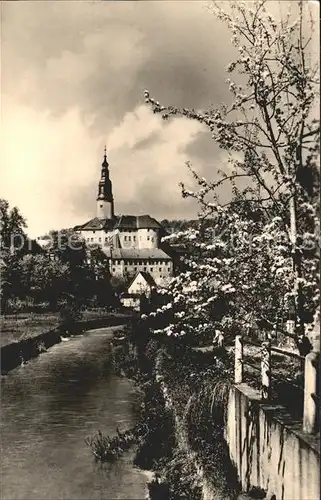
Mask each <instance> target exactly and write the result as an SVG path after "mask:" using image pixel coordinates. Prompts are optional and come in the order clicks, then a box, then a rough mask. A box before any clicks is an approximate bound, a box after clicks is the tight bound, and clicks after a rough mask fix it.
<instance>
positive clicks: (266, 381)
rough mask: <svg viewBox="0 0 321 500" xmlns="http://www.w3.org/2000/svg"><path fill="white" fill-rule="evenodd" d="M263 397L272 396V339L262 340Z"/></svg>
mask: <svg viewBox="0 0 321 500" xmlns="http://www.w3.org/2000/svg"><path fill="white" fill-rule="evenodd" d="M261 377H262V381H261V382H262V392H261V394H262V399H269V398H270V397H271V341H270V340H268V341H266V342H262V359H261Z"/></svg>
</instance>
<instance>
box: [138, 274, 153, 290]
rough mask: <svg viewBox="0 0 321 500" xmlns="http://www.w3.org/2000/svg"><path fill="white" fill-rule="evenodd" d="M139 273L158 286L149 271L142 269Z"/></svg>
mask: <svg viewBox="0 0 321 500" xmlns="http://www.w3.org/2000/svg"><path fill="white" fill-rule="evenodd" d="M137 274H141V275H142V276H143V277H144V278H145V280H146V282H147V283H148V284H149V285H150V286H156V283H155V280H154V278H153V276H151V275H150V274H149V273H146V272H145V271H140V272H139V273H137Z"/></svg>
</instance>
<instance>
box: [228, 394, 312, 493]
mask: <svg viewBox="0 0 321 500" xmlns="http://www.w3.org/2000/svg"><path fill="white" fill-rule="evenodd" d="M301 429H302V422H294V421H293V420H291V418H290V416H289V415H288V414H287V412H286V410H285V408H284V407H282V406H277V405H269V404H267V403H263V402H261V398H260V394H259V393H258V391H256V390H254V389H252V388H250V387H248V386H247V385H246V384H239V385H236V386H235V387H233V388H232V389H231V391H230V395H229V406H228V421H227V428H226V441H227V443H228V445H229V450H230V456H231V459H232V461H233V463H234V464H235V466H236V468H237V471H238V476H239V480H240V483H241V485H242V489H243V491H249V490H250V489H251V488H260V489H262V490H264V491H265V492H266V498H267V499H268V500H272V499H274V500H294V499H295V500H318V499H319V498H320V496H319V495H320V442H319V437H317V436H311V435H307V434H303V433H302V431H301Z"/></svg>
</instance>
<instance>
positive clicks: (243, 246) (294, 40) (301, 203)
mask: <svg viewBox="0 0 321 500" xmlns="http://www.w3.org/2000/svg"><path fill="white" fill-rule="evenodd" d="M223 5H224V6H225V7H223V8H222V7H220V6H219V5H218V4H217V2H214V4H213V8H212V10H213V12H214V14H215V15H216V16H217V17H218V19H220V20H221V21H223V22H225V23H226V24H227V26H228V27H229V29H230V30H231V32H232V35H233V37H232V43H233V44H234V46H235V47H236V50H237V52H238V56H237V57H236V60H235V61H233V62H232V63H231V64H229V66H228V68H227V71H228V72H229V73H234V74H237V75H238V76H237V79H238V81H235V82H234V81H232V80H231V79H228V80H227V83H228V85H229V88H230V91H231V95H232V104H231V105H230V106H229V107H228V106H227V105H225V104H223V105H222V106H221V107H219V108H217V109H214V107H210V108H209V109H207V110H205V111H195V110H188V109H178V108H176V107H175V106H168V107H165V106H162V105H160V104H159V103H158V102H157V101H156V100H155V99H153V98H151V97H150V95H149V92H148V91H146V92H145V98H146V102H147V103H149V104H150V105H151V106H152V108H153V110H154V112H155V113H161V114H162V116H163V118H164V119H168V118H169V117H171V116H176V115H182V116H185V117H187V118H190V119H196V120H198V121H200V122H201V123H203V124H204V125H206V126H207V127H208V129H209V130H210V131H211V134H212V137H213V140H214V141H215V142H216V143H217V144H218V145H219V147H220V148H221V149H223V150H225V151H226V157H227V165H226V166H225V169H224V168H221V169H220V170H219V178H218V179H217V180H214V181H208V180H206V179H204V178H203V177H200V176H199V174H198V173H197V172H196V170H195V169H193V168H192V167H191V165H190V164H189V165H188V168H189V169H190V171H191V173H192V175H193V177H194V179H195V180H196V181H197V183H198V190H196V191H191V190H188V189H186V187H185V186H184V185H183V184H182V194H183V197H192V198H195V199H196V200H197V201H198V202H199V204H200V207H201V212H200V218H199V224H198V227H195V225H194V227H193V228H191V229H190V230H187V231H180V232H178V233H177V234H176V235H172V236H171V241H176V242H177V241H178V242H181V244H184V245H185V248H186V254H187V255H186V259H185V265H186V270H184V271H183V272H181V273H180V275H179V276H178V277H176V278H174V279H173V280H172V282H171V284H170V286H169V287H168V289H167V290H165V291H164V292H163V293H166V294H167V296H168V301H167V304H165V305H163V307H159V308H155V311H153V312H152V313H151V315H152V316H154V317H157V320H155V321H154V323H159V324H161V325H162V326H161V327H160V328H154V329H155V330H156V331H158V333H161V332H163V333H165V334H167V335H169V336H177V337H184V336H185V337H186V336H188V335H195V334H199V335H200V334H202V335H203V334H204V333H205V334H206V332H208V334H209V335H210V334H212V335H213V333H214V329H215V327H219V328H220V329H222V330H223V331H225V333H226V334H228V333H229V334H232V335H234V334H235V333H236V332H238V333H242V332H249V330H261V329H263V330H266V331H268V330H270V331H271V330H273V329H278V328H279V327H280V324H281V327H282V324H283V322H284V320H285V319H293V320H295V322H296V334H298V333H301V334H302V333H304V330H303V329H304V324H305V323H310V322H311V321H312V317H313V314H314V311H315V308H316V306H317V303H318V300H319V286H318V285H319V277H318V246H317V239H316V233H317V231H318V218H317V213H318V208H319V202H318V190H319V172H318V169H317V160H318V147H319V135H320V134H319V133H320V129H319V126H318V119H317V118H316V117H315V109H316V106H317V102H318V81H317V77H318V65H316V66H313V64H312V63H311V57H310V55H311V54H310V52H311V40H312V34H313V19H310V24H309V21H308V24H306V23H307V19H306V17H307V10H308V8H309V7H308V4H307V3H304V2H302V1H299V2H298V4H295V5H296V8H297V11H298V18H297V19H295V20H293V19H292V17H291V13H287V14H286V16H285V17H284V16H283V17H282V19H281V20H280V21H278V22H277V21H276V20H275V19H274V18H273V16H272V15H271V14H270V13H269V12H268V10H267V5H268V3H267V2H266V1H264V0H259V1H258V0H256V1H255V2H253V4H251V7H250V8H249V5H248V3H246V2H241V1H233V2H230V3H229V7H230V8H229V7H226V3H224V4H223ZM226 169H228V173H227V172H226ZM241 181H242V182H241ZM226 184H228V185H230V186H231V188H232V197H231V199H230V200H229V201H228V203H223V202H222V201H221V197H220V193H221V190H222V186H225V185H226ZM174 236H175V240H174ZM151 315H150V316H151ZM161 316H165V318H166V319H165V320H162V319H160V318H161Z"/></svg>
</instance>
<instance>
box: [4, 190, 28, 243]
mask: <svg viewBox="0 0 321 500" xmlns="http://www.w3.org/2000/svg"><path fill="white" fill-rule="evenodd" d="M0 221H1V223H0V243H1V250H2V251H3V250H9V249H10V248H11V247H12V246H14V244H15V242H16V240H17V237H18V238H20V237H22V238H25V239H26V234H25V232H24V229H25V228H26V227H27V224H26V220H25V219H24V217H23V216H22V215H21V213H20V212H19V209H18V208H17V207H13V208H11V209H10V208H9V203H8V201H7V200H4V199H0ZM18 243H20V241H19V242H18Z"/></svg>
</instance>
